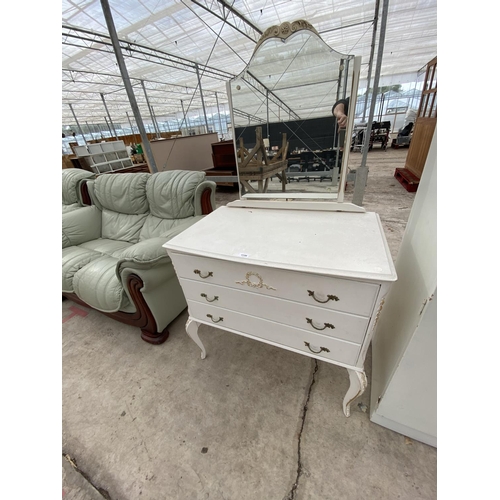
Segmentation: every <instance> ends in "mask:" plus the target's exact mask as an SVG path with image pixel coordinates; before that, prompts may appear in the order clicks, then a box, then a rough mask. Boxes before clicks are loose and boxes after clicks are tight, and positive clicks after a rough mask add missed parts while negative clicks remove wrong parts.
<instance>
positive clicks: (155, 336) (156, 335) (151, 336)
mask: <svg viewBox="0 0 500 500" xmlns="http://www.w3.org/2000/svg"><path fill="white" fill-rule="evenodd" d="M169 335H170V332H169V331H168V328H165V330H163V331H162V332H156V331H155V332H150V331H148V330H145V329H141V339H142V340H144V342H148V343H149V344H153V345H160V344H163V342H165V340H167V339H168V336H169Z"/></svg>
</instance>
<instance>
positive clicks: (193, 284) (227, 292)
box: [180, 278, 369, 344]
mask: <svg viewBox="0 0 500 500" xmlns="http://www.w3.org/2000/svg"><path fill="white" fill-rule="evenodd" d="M180 282H181V286H182V289H183V291H184V294H185V296H186V299H187V300H192V301H196V302H201V303H211V304H212V305H214V306H217V307H222V308H224V309H229V310H231V311H236V312H241V313H245V314H249V315H251V316H256V317H258V318H262V319H268V320H271V321H275V322H277V323H282V324H284V325H288V326H293V327H295V328H300V329H302V330H306V331H310V332H319V333H321V334H322V335H326V336H328V337H332V338H337V339H341V340H348V341H349V342H355V343H358V344H361V343H362V342H363V339H364V337H365V333H366V329H367V326H368V322H369V318H366V317H363V316H357V315H355V314H349V313H342V312H338V311H332V310H328V309H324V308H321V307H315V306H311V305H309V304H302V303H299V302H292V301H289V300H284V299H280V298H275V297H270V296H267V295H260V294H256V293H251V292H244V291H240V290H235V289H234V288H228V287H224V286H219V285H212V284H208V283H203V282H199V281H193V280H188V279H183V278H181V279H180Z"/></svg>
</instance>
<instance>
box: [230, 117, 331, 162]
mask: <svg viewBox="0 0 500 500" xmlns="http://www.w3.org/2000/svg"><path fill="white" fill-rule="evenodd" d="M259 126H260V127H262V137H264V138H269V142H270V147H271V148H272V147H273V146H278V148H280V147H281V136H282V134H283V133H286V136H287V140H288V144H289V146H288V154H289V155H290V154H292V152H293V151H296V150H301V149H309V150H311V151H318V150H324V149H332V147H333V140H334V133H335V119H334V117H333V115H332V116H328V117H326V118H312V119H310V120H294V121H288V122H277V123H270V124H269V125H267V124H265V123H264V124H262V125H259ZM268 131H269V132H268ZM235 134H236V135H235V137H236V144H239V140H240V137H243V143H244V145H245V147H246V148H247V149H251V148H252V147H253V146H255V126H254V125H252V126H248V127H237V128H236V129H235Z"/></svg>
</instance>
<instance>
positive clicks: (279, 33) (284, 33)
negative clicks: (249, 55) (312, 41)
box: [253, 19, 319, 54]
mask: <svg viewBox="0 0 500 500" xmlns="http://www.w3.org/2000/svg"><path fill="white" fill-rule="evenodd" d="M301 30H309V31H312V32H313V33H315V34H316V35H318V36H319V33H318V32H317V31H316V30H315V29H314V28H313V26H312V24H311V23H308V22H307V21H304V19H297V20H296V21H293V22H291V23H289V22H284V23H281V24H280V25H276V26H271V27H270V28H267V30H266V31H264V33H262V36H261V37H260V38H259V41H258V42H257V45H256V46H255V49H254V51H253V52H254V54H255V51H256V50H257V49H258V48H259V46H260V45H262V44H263V43H264V42H265V41H266V40H268V39H269V38H281V39H282V40H286V39H287V38H288V37H289V36H290V35H292V34H293V33H296V32H297V31H301Z"/></svg>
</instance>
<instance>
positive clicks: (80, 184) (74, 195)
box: [62, 168, 95, 214]
mask: <svg viewBox="0 0 500 500" xmlns="http://www.w3.org/2000/svg"><path fill="white" fill-rule="evenodd" d="M94 178H95V174H93V173H92V172H88V171H87V170H81V169H79V168H65V169H63V171H62V213H63V214H64V213H67V212H72V211H73V210H77V209H79V208H82V207H84V206H88V205H90V199H89V195H88V191H87V188H86V182H87V181H89V180H91V179H94Z"/></svg>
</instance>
